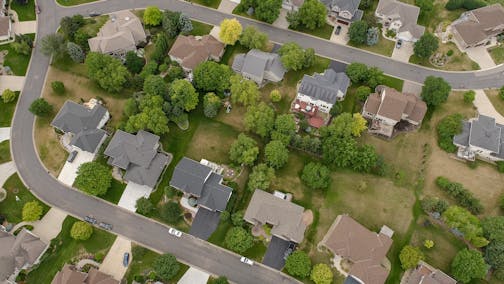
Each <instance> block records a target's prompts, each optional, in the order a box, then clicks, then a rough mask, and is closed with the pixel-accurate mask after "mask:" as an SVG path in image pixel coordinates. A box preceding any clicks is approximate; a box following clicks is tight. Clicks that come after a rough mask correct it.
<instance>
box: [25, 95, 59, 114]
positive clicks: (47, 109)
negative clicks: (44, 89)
mask: <svg viewBox="0 0 504 284" xmlns="http://www.w3.org/2000/svg"><path fill="white" fill-rule="evenodd" d="M52 109H53V106H52V105H51V104H49V103H48V102H47V101H46V100H45V99H44V98H38V99H36V100H34V101H33V102H32V103H31V105H30V108H29V109H28V110H29V111H30V112H31V113H33V114H34V115H36V116H41V117H44V116H48V115H49V114H50V113H51V112H52Z"/></svg>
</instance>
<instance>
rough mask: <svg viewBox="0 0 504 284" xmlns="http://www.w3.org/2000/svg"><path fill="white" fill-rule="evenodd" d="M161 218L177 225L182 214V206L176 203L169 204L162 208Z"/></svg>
mask: <svg viewBox="0 0 504 284" xmlns="http://www.w3.org/2000/svg"><path fill="white" fill-rule="evenodd" d="M159 213H160V215H161V218H162V219H163V220H164V221H166V222H168V223H172V224H173V223H177V222H178V221H179V219H180V215H181V214H182V210H181V209H180V206H179V205H178V203H176V202H168V203H166V204H165V205H163V206H162V207H161V210H160V212H159Z"/></svg>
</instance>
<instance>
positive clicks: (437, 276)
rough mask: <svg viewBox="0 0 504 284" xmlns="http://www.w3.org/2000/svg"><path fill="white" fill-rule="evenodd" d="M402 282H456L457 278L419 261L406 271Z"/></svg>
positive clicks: (407, 283)
mask: <svg viewBox="0 0 504 284" xmlns="http://www.w3.org/2000/svg"><path fill="white" fill-rule="evenodd" d="M401 283H403V284H457V280H455V279H453V278H451V277H450V276H449V275H448V274H446V273H444V272H443V271H441V270H439V269H437V268H434V267H432V266H430V265H429V264H427V263H426V262H423V261H420V263H419V264H418V265H417V266H416V267H415V268H414V269H410V270H408V271H406V273H404V275H403V278H402V280H401Z"/></svg>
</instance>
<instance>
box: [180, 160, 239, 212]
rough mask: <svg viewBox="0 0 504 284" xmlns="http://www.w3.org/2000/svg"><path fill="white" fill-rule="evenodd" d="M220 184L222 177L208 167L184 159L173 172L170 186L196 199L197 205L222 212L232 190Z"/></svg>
mask: <svg viewBox="0 0 504 284" xmlns="http://www.w3.org/2000/svg"><path fill="white" fill-rule="evenodd" d="M221 182H222V176H221V175H219V174H216V173H214V172H212V170H211V168H210V167H207V166H205V165H202V164H200V163H198V162H196V161H194V160H192V159H189V158H186V157H184V158H182V160H180V162H179V163H178V164H177V166H176V167H175V170H174V171H173V176H172V179H171V180H170V186H172V187H174V188H176V189H178V190H180V191H183V192H185V193H188V194H191V195H194V196H196V197H198V204H200V205H202V206H204V207H206V208H208V209H211V210H217V211H223V210H225V209H226V205H227V202H228V200H229V197H230V196H231V193H232V189H231V188H230V187H227V186H225V185H222V184H221Z"/></svg>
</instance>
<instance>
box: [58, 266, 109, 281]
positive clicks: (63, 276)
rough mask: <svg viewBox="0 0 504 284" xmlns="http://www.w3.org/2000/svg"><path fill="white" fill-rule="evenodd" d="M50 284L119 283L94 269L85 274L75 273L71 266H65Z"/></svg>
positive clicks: (73, 267)
mask: <svg viewBox="0 0 504 284" xmlns="http://www.w3.org/2000/svg"><path fill="white" fill-rule="evenodd" d="M51 284H119V281H117V280H115V279H114V278H112V276H110V275H107V274H105V273H103V272H101V271H99V270H98V269H96V268H94V267H92V268H91V269H90V270H89V272H87V273H86V272H82V271H77V270H76V268H75V266H73V265H69V264H65V265H64V266H63V268H62V269H61V271H58V273H56V275H55V276H54V278H53V280H52V282H51Z"/></svg>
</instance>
